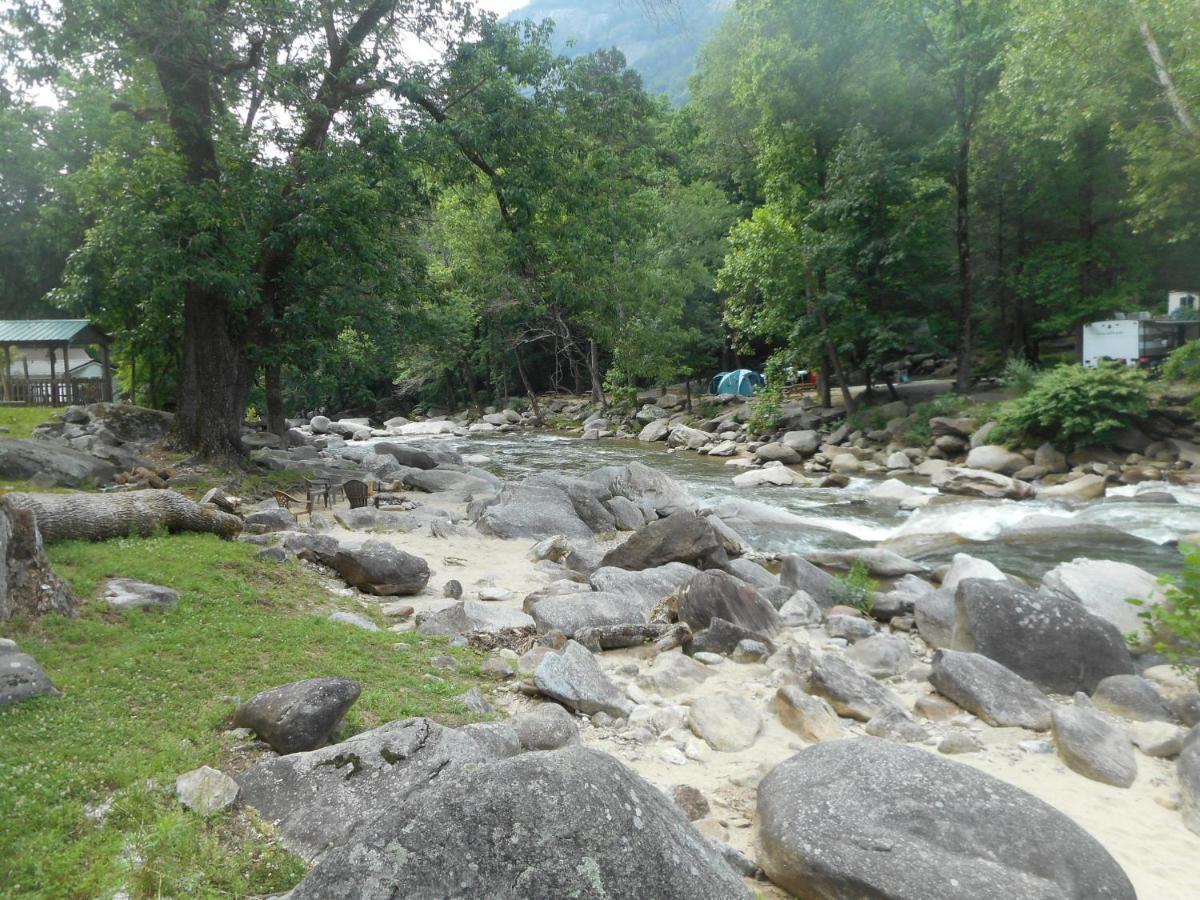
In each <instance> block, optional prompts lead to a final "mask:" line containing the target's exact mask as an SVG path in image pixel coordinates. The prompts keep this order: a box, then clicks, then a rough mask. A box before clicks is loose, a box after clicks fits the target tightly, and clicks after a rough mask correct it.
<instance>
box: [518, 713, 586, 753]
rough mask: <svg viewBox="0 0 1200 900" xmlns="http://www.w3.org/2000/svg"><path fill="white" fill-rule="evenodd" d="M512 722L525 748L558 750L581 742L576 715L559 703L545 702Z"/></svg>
mask: <svg viewBox="0 0 1200 900" xmlns="http://www.w3.org/2000/svg"><path fill="white" fill-rule="evenodd" d="M510 724H511V725H512V727H513V728H514V729H516V732H517V738H518V739H519V740H520V742H521V747H522V748H523V749H525V750H558V749H559V748H560V747H565V746H567V745H568V744H578V743H579V726H578V725H577V724H576V723H575V717H574V716H573V715H571V714H570V713H569V712H567V711H566V710H565V709H563V708H562V707H561V706H559V705H558V704H557V703H543V704H542V705H541V706H539V707H538V708H537V709H535V710H533V711H532V712H527V713H521V715H519V716H515V717H513V719H512V720H511V723H510Z"/></svg>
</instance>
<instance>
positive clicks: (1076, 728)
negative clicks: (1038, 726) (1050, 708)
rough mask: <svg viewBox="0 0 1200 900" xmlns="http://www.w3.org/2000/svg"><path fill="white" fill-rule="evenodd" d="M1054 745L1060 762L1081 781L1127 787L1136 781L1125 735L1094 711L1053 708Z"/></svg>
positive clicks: (1130, 749) (1063, 707)
mask: <svg viewBox="0 0 1200 900" xmlns="http://www.w3.org/2000/svg"><path fill="white" fill-rule="evenodd" d="M1053 729H1054V746H1055V747H1056V748H1058V755H1059V756H1060V757H1061V758H1062V761H1063V762H1065V763H1066V764H1067V766H1068V767H1069V768H1071V769H1073V770H1074V771H1076V772H1078V773H1079V774H1080V775H1082V776H1084V777H1085V778H1091V779H1092V780H1093V781H1100V782H1103V783H1104V784H1111V785H1113V786H1114V787H1122V788H1127V787H1129V786H1130V785H1131V784H1133V782H1134V779H1136V778H1137V760H1136V759H1135V758H1134V755H1133V744H1132V743H1130V741H1129V738H1128V736H1127V735H1126V734H1125V732H1124V731H1122V730H1121V729H1120V728H1118V727H1117V726H1116V725H1114V724H1113V723H1112V722H1110V721H1109V720H1108V719H1106V718H1105V717H1104V716H1103V715H1102V714H1101V713H1099V712H1097V711H1096V710H1094V709H1087V708H1086V707H1083V706H1059V707H1055V709H1054V715H1053Z"/></svg>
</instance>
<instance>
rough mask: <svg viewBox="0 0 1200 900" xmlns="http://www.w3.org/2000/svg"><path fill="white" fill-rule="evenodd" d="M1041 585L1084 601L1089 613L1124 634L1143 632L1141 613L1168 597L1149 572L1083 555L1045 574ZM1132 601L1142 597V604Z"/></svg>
mask: <svg viewBox="0 0 1200 900" xmlns="http://www.w3.org/2000/svg"><path fill="white" fill-rule="evenodd" d="M1042 584H1043V585H1044V586H1045V587H1046V588H1047V589H1049V590H1051V591H1053V592H1054V593H1056V594H1059V595H1060V596H1063V597H1066V598H1067V599H1069V600H1074V601H1076V602H1078V603H1082V604H1083V605H1084V607H1086V608H1087V610H1088V611H1089V612H1091V613H1094V614H1095V615H1097V616H1100V617H1101V618H1103V619H1107V620H1108V621H1109V622H1112V624H1113V625H1115V626H1116V627H1117V629H1118V630H1120V632H1121V633H1122V634H1134V633H1140V632H1143V630H1144V629H1145V626H1146V623H1145V622H1144V621H1143V620H1142V619H1140V618H1139V617H1138V613H1140V612H1145V611H1147V610H1149V609H1150V607H1152V606H1157V605H1158V604H1160V603H1162V602H1163V601H1164V600H1165V599H1166V592H1165V591H1164V590H1163V587H1162V585H1160V584H1159V583H1158V579H1157V578H1155V577H1154V576H1153V575H1151V574H1150V573H1149V572H1147V571H1145V570H1144V569H1139V568H1138V567H1137V566H1134V565H1131V564H1129V563H1123V562H1114V561H1112V560H1107V559H1086V558H1082V557H1081V558H1079V559H1073V560H1071V561H1070V562H1065V563H1060V564H1059V565H1057V566H1055V567H1054V568H1053V569H1051V570H1050V571H1049V572H1047V573H1046V574H1045V575H1043V576H1042ZM1130 600H1141V601H1143V605H1142V606H1134V605H1133V604H1132V603H1130V602H1129V601H1130Z"/></svg>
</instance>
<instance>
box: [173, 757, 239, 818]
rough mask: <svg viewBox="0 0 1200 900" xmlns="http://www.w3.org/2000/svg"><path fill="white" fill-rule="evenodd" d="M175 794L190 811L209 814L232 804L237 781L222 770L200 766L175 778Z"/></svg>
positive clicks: (235, 793) (234, 799) (236, 793)
mask: <svg viewBox="0 0 1200 900" xmlns="http://www.w3.org/2000/svg"><path fill="white" fill-rule="evenodd" d="M175 795H176V796H177V797H178V798H179V802H180V803H182V804H183V805H184V806H185V807H187V808H188V809H190V810H192V812H195V813H199V814H200V815H202V816H211V815H212V814H213V813H216V812H220V811H221V810H223V809H228V808H229V807H230V806H232V805H233V804H234V801H236V800H237V795H238V783H237V782H236V781H234V780H233V779H232V778H230V777H229V776H228V775H226V774H225V773H224V772H219V771H217V770H216V769H213V768H210V767H209V766H201V767H200V768H199V769H193V770H192V771H191V772H185V773H184V774H183V775H180V776H179V777H178V778H176V779H175Z"/></svg>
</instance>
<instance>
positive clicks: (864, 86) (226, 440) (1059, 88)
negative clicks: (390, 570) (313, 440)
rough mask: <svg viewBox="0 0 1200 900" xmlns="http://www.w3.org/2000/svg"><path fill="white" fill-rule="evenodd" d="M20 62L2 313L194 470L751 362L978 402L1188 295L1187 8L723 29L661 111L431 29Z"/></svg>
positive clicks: (790, 2) (753, 23)
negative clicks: (987, 377)
mask: <svg viewBox="0 0 1200 900" xmlns="http://www.w3.org/2000/svg"><path fill="white" fill-rule="evenodd" d="M651 6H653V7H654V8H653V10H652V11H653V12H654V13H655V14H657V15H663V16H670V15H683V14H685V13H686V9H681V8H673V7H671V5H670V4H659V5H654V4H651ZM705 6H706V8H707V5H705ZM2 39H3V44H4V46H3V51H2V59H3V70H2V77H0V142H2V143H0V272H2V273H3V276H2V279H0V310H2V311H3V315H4V316H6V317H19V316H31V315H55V316H58V315H72V316H74V315H78V316H87V317H90V318H92V319H93V320H95V321H96V322H97V323H99V324H100V325H101V326H102V327H104V328H106V329H108V330H110V331H111V332H112V333H113V334H114V335H115V336H116V338H117V340H118V342H119V343H118V349H119V359H120V362H121V366H122V369H121V380H122V383H123V384H124V385H125V386H126V389H127V390H128V392H129V393H130V394H131V396H132V397H133V398H134V399H136V400H137V401H139V402H142V403H146V404H149V405H153V406H158V407H165V408H171V409H174V410H175V412H176V414H177V415H176V428H177V432H178V433H177V439H178V440H179V442H180V444H181V445H182V446H184V447H187V448H189V449H193V450H198V451H201V452H204V453H212V454H223V453H229V452H240V450H241V443H240V429H241V422H242V420H243V417H244V415H245V413H246V411H247V408H248V406H249V407H253V409H254V410H256V411H257V412H258V413H260V414H262V415H263V416H264V417H265V418H266V419H267V420H268V422H269V425H270V427H271V428H272V430H276V431H280V430H282V428H283V422H284V416H285V414H286V415H292V414H296V413H299V412H301V411H310V412H311V411H314V410H318V409H325V410H330V411H334V410H347V409H368V410H369V409H375V408H378V406H379V404H383V405H384V407H386V406H387V405H388V404H393V405H396V404H400V405H403V404H405V403H407V404H412V403H415V402H422V403H436V404H451V405H455V404H456V405H463V404H467V403H471V404H476V405H478V404H484V403H491V402H503V401H505V400H507V399H509V398H510V397H512V396H517V395H520V396H525V397H528V398H529V402H531V403H532V404H533V408H534V411H535V412H536V411H537V403H538V400H537V397H538V395H539V394H542V393H545V392H548V391H580V392H587V391H591V392H592V394H593V396H594V397H595V399H597V400H598V401H613V400H618V401H619V400H621V399H622V398H623V397H627V396H628V394H629V392H630V391H632V390H635V389H636V388H638V387H639V386H650V385H655V384H666V383H671V382H674V381H677V380H680V379H682V378H685V377H692V376H707V375H710V374H712V373H713V372H715V371H716V370H717V369H719V368H721V367H722V366H723V365H731V364H733V363H734V362H735V361H746V362H753V363H754V364H756V365H757V364H764V365H767V368H768V369H769V370H771V371H779V370H781V368H782V367H786V366H795V367H801V368H811V369H817V370H820V371H822V372H824V373H827V375H828V376H829V378H830V380H831V381H832V382H833V383H834V384H837V383H838V382H840V383H842V384H843V385H844V384H845V383H847V382H848V381H849V380H850V379H851V378H852V377H854V373H864V372H865V373H868V374H869V373H872V372H878V371H879V370H881V369H882V368H884V367H886V366H887V365H888V364H889V362H892V361H894V360H896V359H898V358H901V357H904V356H905V355H909V354H912V353H918V352H927V353H934V354H941V355H944V356H946V357H947V358H949V359H952V360H953V361H954V366H953V372H954V375H955V377H956V378H957V381H958V384H959V386H960V388H966V387H968V386H969V385H970V384H971V382H972V378H973V377H974V376H976V375H978V374H980V373H981V372H986V371H988V370H989V368H993V369H994V368H996V367H998V366H999V365H1000V363H1001V362H1002V361H1003V359H1005V358H1006V357H1009V356H1024V357H1026V358H1036V356H1037V354H1038V353H1039V343H1038V342H1039V339H1040V338H1043V337H1047V336H1053V335H1059V334H1064V333H1069V332H1070V331H1071V330H1072V329H1073V328H1074V327H1075V326H1077V325H1079V324H1080V323H1082V322H1085V321H1088V320H1089V319H1091V318H1094V317H1097V316H1101V315H1104V314H1107V313H1108V312H1110V311H1112V310H1118V309H1121V310H1128V309H1135V308H1147V309H1159V308H1160V307H1163V306H1164V300H1165V292H1166V290H1168V289H1169V288H1186V289H1194V288H1195V287H1196V286H1197V284H1200V227H1198V226H1200V216H1198V214H1197V202H1198V200H1200V17H1198V16H1197V15H1196V9H1195V4H1194V2H1193V0H1157V2H1153V3H1151V2H1145V0H739V2H736V3H734V4H732V6H730V7H729V9H728V10H727V12H725V14H724V16H723V18H722V20H721V23H720V25H719V27H718V28H717V30H716V31H715V32H714V34H713V36H712V37H711V39H710V40H709V41H708V42H707V44H706V45H705V46H704V48H703V50H702V52H701V55H700V58H699V61H698V64H697V70H696V72H695V74H694V75H693V76H692V78H691V80H690V84H689V89H690V91H689V92H690V99H689V100H688V101H687V103H686V104H685V105H682V106H674V105H672V103H671V102H670V100H669V99H668V98H666V97H662V96H658V97H656V96H652V95H650V94H649V93H648V92H647V90H646V89H645V86H644V82H643V79H642V77H641V76H640V75H639V74H638V72H637V71H636V70H634V69H632V68H630V67H629V66H628V65H627V63H626V59H625V58H624V56H622V54H621V53H620V52H618V51H617V50H615V49H597V50H594V51H592V52H587V53H577V54H576V55H574V56H571V57H567V56H564V55H560V54H559V53H558V52H556V50H555V49H554V48H555V46H556V44H555V38H554V25H553V22H551V21H541V22H535V21H522V22H513V21H500V20H498V19H497V18H496V17H494V16H491V15H489V14H486V13H482V12H479V11H478V10H475V9H473V8H472V4H470V3H458V2H450V0H445V2H443V0H296V2H277V0H276V2H265V0H78V2H72V3H67V4H50V5H47V4H43V3H38V2H14V3H12V4H10V5H9V7H8V10H7V12H6V13H5V18H4V24H3V32H2ZM768 360H770V363H769V364H768Z"/></svg>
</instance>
